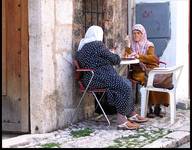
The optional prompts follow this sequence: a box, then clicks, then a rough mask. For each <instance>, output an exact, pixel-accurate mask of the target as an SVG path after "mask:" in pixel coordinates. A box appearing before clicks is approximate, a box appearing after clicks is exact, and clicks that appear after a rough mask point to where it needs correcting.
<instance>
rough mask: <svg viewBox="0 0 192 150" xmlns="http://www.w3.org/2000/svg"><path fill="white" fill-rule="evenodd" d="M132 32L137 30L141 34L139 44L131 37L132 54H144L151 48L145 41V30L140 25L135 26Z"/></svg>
mask: <svg viewBox="0 0 192 150" xmlns="http://www.w3.org/2000/svg"><path fill="white" fill-rule="evenodd" d="M134 30H138V31H140V32H141V33H142V38H141V40H140V41H139V42H135V41H134V40H133V36H132V41H131V49H132V51H133V52H136V53H137V54H145V53H146V51H147V49H148V47H149V46H153V47H154V45H153V43H152V42H150V41H149V40H147V33H146V31H145V28H144V26H143V25H141V24H135V25H134V26H133V28H132V32H133V31H134Z"/></svg>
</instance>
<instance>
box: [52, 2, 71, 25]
mask: <svg viewBox="0 0 192 150" xmlns="http://www.w3.org/2000/svg"><path fill="white" fill-rule="evenodd" d="M55 6H56V7H55V11H56V24H57V25H64V24H72V23H73V1H72V0H57V1H55Z"/></svg>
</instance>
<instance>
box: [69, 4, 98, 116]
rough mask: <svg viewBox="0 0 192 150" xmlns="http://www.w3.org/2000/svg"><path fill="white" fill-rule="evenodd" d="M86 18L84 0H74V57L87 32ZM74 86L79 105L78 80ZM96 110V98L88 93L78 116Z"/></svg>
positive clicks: (89, 114)
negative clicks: (85, 30) (85, 28)
mask: <svg viewBox="0 0 192 150" xmlns="http://www.w3.org/2000/svg"><path fill="white" fill-rule="evenodd" d="M84 19H85V16H84V13H83V0H73V37H72V39H73V40H72V41H73V43H72V47H73V52H72V54H73V57H75V52H76V50H77V48H78V45H79V42H80V40H81V39H82V38H83V37H84V34H85V32H84V23H85V20H84ZM74 81H75V80H74ZM73 86H74V88H73V89H74V94H73V96H74V97H73V100H74V103H75V106H77V104H78V102H79V100H80V97H81V96H82V94H81V93H79V90H78V84H77V82H74V84H73ZM94 110H95V105H94V98H93V96H92V95H91V94H90V95H88V94H87V95H86V96H85V98H84V101H83V106H82V107H80V110H79V113H78V118H79V119H83V118H87V117H89V116H91V115H92V114H93V113H94Z"/></svg>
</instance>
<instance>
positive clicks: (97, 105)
mask: <svg viewBox="0 0 192 150" xmlns="http://www.w3.org/2000/svg"><path fill="white" fill-rule="evenodd" d="M104 95H105V92H103V94H102V95H101V98H100V99H99V102H101V100H102V99H103V96H104ZM97 107H98V103H97V106H96V107H95V109H97Z"/></svg>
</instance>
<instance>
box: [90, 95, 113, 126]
mask: <svg viewBox="0 0 192 150" xmlns="http://www.w3.org/2000/svg"><path fill="white" fill-rule="evenodd" d="M92 94H93V95H94V97H95V99H96V101H97V103H98V105H99V107H100V108H101V110H102V112H103V114H104V116H105V118H106V120H107V122H108V124H109V126H110V121H109V119H108V117H107V115H106V114H105V111H104V110H103V108H102V106H101V104H100V102H99V100H98V99H97V96H96V94H95V93H94V92H92Z"/></svg>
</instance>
